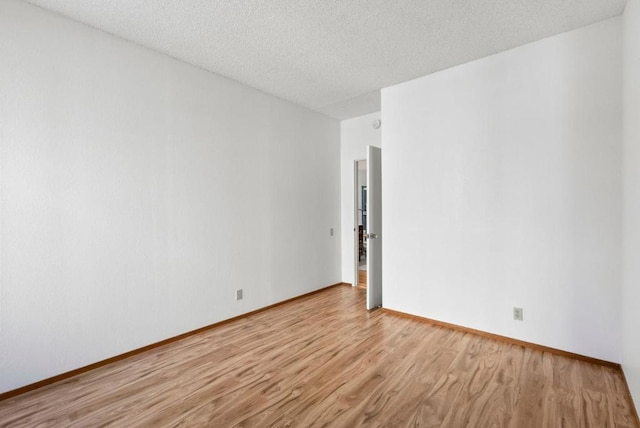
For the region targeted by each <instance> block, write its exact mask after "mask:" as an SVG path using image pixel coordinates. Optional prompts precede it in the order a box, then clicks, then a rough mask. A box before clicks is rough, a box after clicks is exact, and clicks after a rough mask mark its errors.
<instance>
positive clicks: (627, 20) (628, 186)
mask: <svg viewBox="0 0 640 428" xmlns="http://www.w3.org/2000/svg"><path fill="white" fill-rule="evenodd" d="M623 22H624V65H623V76H624V83H623V85H624V86H623V88H624V120H623V123H624V124H623V133H624V134H623V135H624V151H623V153H624V210H623V214H624V222H623V225H624V226H623V230H624V235H623V236H624V240H623V244H624V245H623V252H624V253H623V280H622V343H623V354H622V367H623V369H624V372H625V376H626V378H627V382H628V384H629V387H630V389H631V393H632V395H633V398H634V401H635V403H636V408H637V409H640V334H638V326H640V312H639V311H638V307H640V81H639V80H638V76H640V1H638V0H629V1H628V2H627V6H626V8H625V11H624V17H623Z"/></svg>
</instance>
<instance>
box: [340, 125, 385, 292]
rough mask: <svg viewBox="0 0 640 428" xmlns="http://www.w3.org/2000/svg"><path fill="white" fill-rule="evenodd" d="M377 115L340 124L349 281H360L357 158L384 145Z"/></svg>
mask: <svg viewBox="0 0 640 428" xmlns="http://www.w3.org/2000/svg"><path fill="white" fill-rule="evenodd" d="M377 119H380V113H379V112H378V113H371V114H367V115H364V116H360V117H356V118H353V119H349V120H343V121H342V122H341V124H340V177H341V202H342V203H341V212H342V219H341V228H342V281H343V282H347V283H349V284H357V282H356V280H355V279H354V271H355V266H354V257H355V248H354V239H355V235H354V231H353V228H354V224H353V220H354V216H353V210H354V195H353V189H354V170H353V168H354V167H353V162H354V161H357V160H362V159H366V158H367V146H376V147H380V143H381V141H380V130H381V128H379V129H373V122H374V121H375V120H377ZM382 126H383V127H384V124H382Z"/></svg>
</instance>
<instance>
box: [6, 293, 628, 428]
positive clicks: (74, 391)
mask: <svg viewBox="0 0 640 428" xmlns="http://www.w3.org/2000/svg"><path fill="white" fill-rule="evenodd" d="M364 298H365V296H364V292H363V291H362V290H360V289H357V288H351V287H345V286H338V287H333V288H330V289H328V290H326V291H324V292H321V293H318V294H315V295H312V296H308V297H305V298H302V299H300V300H297V301H295V302H292V303H287V304H285V305H282V306H279V307H276V308H273V309H270V310H267V311H265V312H261V313H258V314H255V315H251V316H249V317H247V318H243V319H240V320H237V321H234V322H231V323H228V324H224V325H222V326H219V327H216V328H214V329H212V330H209V331H206V332H204V333H201V334H198V335H195V336H191V337H188V338H185V339H183V340H180V341H178V342H174V343H171V344H168V345H165V346H163V347H160V348H156V349H153V350H151V351H148V352H146V353H143V354H140V355H136V356H134V357H131V358H129V359H127V360H123V361H119V362H116V363H113V364H111V365H108V366H104V367H101V368H99V369H96V370H94V371H91V372H87V373H84V374H82V375H79V376H76V377H74V378H71V379H68V380H65V381H62V382H59V383H57V384H53V385H50V386H47V387H44V388H42V389H39V390H36V391H33V392H30V393H27V394H24V395H21V396H18V397H14V398H11V399H8V400H5V401H3V402H0V426H2V427H33V426H52V427H71V426H79V427H86V426H91V427H93V426H118V427H120V426H122V427H136V426H148V427H164V426H171V427H173V426H183V427H188V426H197V427H199V426H212V427H234V426H237V427H269V426H276V427H282V426H287V427H289V426H291V427H293V426H298V427H309V426H331V427H356V426H377V427H405V426H412V427H417V426H420V427H456V428H457V427H514V428H522V427H638V426H639V425H638V423H637V421H636V420H635V419H634V417H633V412H632V408H631V404H630V398H629V396H628V393H627V391H626V387H625V385H624V381H623V378H622V373H621V372H620V370H619V369H616V368H611V367H603V366H600V365H595V364H590V363H587V362H584V361H578V360H573V359H569V358H566V357H562V356H557V355H552V354H549V353H546V352H540V351H537V350H532V349H528V348H523V347H520V346H517V345H510V344H505V343H501V342H496V341H492V340H490V339H486V338H482V337H480V336H475V335H472V334H468V333H463V332H459V331H453V330H449V329H446V328H442V327H436V326H432V325H429V324H426V323H423V322H420V321H416V320H413V319H410V318H406V317H400V316H396V315H393V314H388V313H384V312H382V311H373V312H367V311H366V310H365V309H364Z"/></svg>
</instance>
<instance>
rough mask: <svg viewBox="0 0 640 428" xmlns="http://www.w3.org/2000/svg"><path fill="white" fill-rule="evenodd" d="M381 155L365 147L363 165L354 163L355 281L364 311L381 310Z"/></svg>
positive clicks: (357, 162) (378, 151) (378, 150)
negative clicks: (363, 295)
mask: <svg viewBox="0 0 640 428" xmlns="http://www.w3.org/2000/svg"><path fill="white" fill-rule="evenodd" d="M381 171H382V152H381V150H380V148H379V147H375V146H367V159H366V161H363V160H360V161H356V162H355V163H354V184H355V185H354V207H355V209H354V223H353V224H354V228H353V231H354V234H353V235H354V245H355V251H354V253H355V257H354V262H355V263H354V266H355V272H354V274H355V277H354V282H356V284H357V286H358V287H363V286H364V288H365V289H366V292H367V309H369V310H371V309H375V308H379V307H382V234H381V231H382V204H381V199H382V196H381V195H382V189H381V188H382V172H381Z"/></svg>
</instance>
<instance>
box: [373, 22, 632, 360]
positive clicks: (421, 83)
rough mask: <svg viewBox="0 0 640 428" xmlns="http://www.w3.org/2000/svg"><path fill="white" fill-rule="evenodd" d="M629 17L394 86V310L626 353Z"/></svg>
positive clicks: (390, 250)
mask: <svg viewBox="0 0 640 428" xmlns="http://www.w3.org/2000/svg"><path fill="white" fill-rule="evenodd" d="M620 30H621V24H620V19H619V18H615V19H611V20H607V21H603V22H600V23H597V24H595V25H592V26H589V27H585V28H582V29H578V30H576V31H572V32H569V33H564V34H561V35H558V36H555V37H551V38H548V39H544V40H541V41H538V42H535V43H532V44H529V45H526V46H522V47H519V48H516V49H512V50H509V51H505V52H502V53H499V54H497V55H493V56H490V57H487V58H484V59H480V60H478V61H474V62H471V63H468V64H464V65H461V66H458V67H454V68H451V69H448V70H445V71H442V72H439V73H435V74H432V75H429V76H426V77H422V78H419V79H416V80H413V81H410V82H407V83H403V84H400V85H397V86H393V87H390V88H387V89H383V91H382V105H383V109H382V122H383V127H382V142H383V151H384V156H383V174H384V180H383V194H384V199H383V211H384V223H383V229H384V230H385V240H384V250H383V251H384V262H383V284H384V298H383V300H384V302H385V307H388V308H390V309H394V310H398V311H402V312H407V313H411V314H415V315H419V316H424V317H428V318H432V319H436V320H441V321H446V322H450V323H454V324H458V325H462V326H467V327H471V328H475V329H479V330H483V331H488V332H492V333H495V334H500V335H504V336H508V337H513V338H517V339H521V340H525V341H529V342H533V343H538V344H542V345H546V346H550V347H554V348H559V349H563V350H567V351H571V352H575V353H578V354H583V355H588V356H591V357H595V358H601V359H605V360H610V361H615V362H619V361H620V359H621V345H620V343H621V337H620V334H619V331H620V329H619V326H620V317H619V309H620V285H619V284H620V260H621V259H620V256H621V224H620V218H621V186H620V182H621V175H620V169H621V139H622V136H621V117H622V111H621V106H622V93H621V92H622V90H621V89H622V83H621V31H620ZM514 306H517V307H522V308H523V309H524V321H515V320H513V317H512V309H513V307H514Z"/></svg>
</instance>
